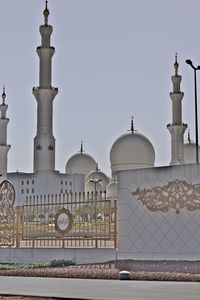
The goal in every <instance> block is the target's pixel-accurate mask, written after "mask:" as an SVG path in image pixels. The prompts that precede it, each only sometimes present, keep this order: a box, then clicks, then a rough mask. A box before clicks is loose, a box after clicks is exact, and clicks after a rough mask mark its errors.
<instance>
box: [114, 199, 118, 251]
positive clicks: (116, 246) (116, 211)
mask: <svg viewBox="0 0 200 300" xmlns="http://www.w3.org/2000/svg"><path fill="white" fill-rule="evenodd" d="M114 203H115V225H114V226H115V233H114V234H115V237H114V247H115V249H117V248H118V207H117V203H118V202H117V200H114Z"/></svg>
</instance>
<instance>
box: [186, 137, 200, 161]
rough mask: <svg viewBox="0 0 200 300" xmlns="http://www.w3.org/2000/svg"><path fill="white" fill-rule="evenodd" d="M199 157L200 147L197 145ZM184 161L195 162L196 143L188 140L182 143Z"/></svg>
mask: <svg viewBox="0 0 200 300" xmlns="http://www.w3.org/2000/svg"><path fill="white" fill-rule="evenodd" d="M199 158H200V147H199ZM184 162H185V164H195V163H196V144H195V143H194V142H193V141H191V140H189V141H187V142H185V144H184Z"/></svg>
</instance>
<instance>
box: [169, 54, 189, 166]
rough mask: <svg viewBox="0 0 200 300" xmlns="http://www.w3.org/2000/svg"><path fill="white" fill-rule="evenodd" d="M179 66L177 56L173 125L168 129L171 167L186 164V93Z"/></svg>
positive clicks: (172, 93) (174, 77)
mask: <svg viewBox="0 0 200 300" xmlns="http://www.w3.org/2000/svg"><path fill="white" fill-rule="evenodd" d="M178 67H179V64H178V62H177V55H176V56H175V64H174V69H175V75H174V76H172V77H171V79H172V83H173V92H171V93H170V98H171V100H172V124H168V125H167V128H168V130H169V132H170V133H171V163H170V164H171V165H178V164H184V152H183V142H184V141H183V135H184V132H185V130H186V128H187V124H184V123H182V98H183V96H184V93H183V92H181V91H180V84H181V79H182V77H181V76H180V75H178Z"/></svg>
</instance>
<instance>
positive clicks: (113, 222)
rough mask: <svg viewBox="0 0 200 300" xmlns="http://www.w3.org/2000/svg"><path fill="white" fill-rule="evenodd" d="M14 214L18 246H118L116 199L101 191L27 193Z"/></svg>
mask: <svg viewBox="0 0 200 300" xmlns="http://www.w3.org/2000/svg"><path fill="white" fill-rule="evenodd" d="M17 216H18V218H17V220H18V221H17V224H18V225H17V228H18V230H17V232H18V234H17V236H18V238H17V247H45V248H46V247H47V248H49V247H53V248H57V247H63V248H68V247H75V248H76V247H81V248H82V247H83V248H85V247H86V248H116V247H117V200H112V201H111V200H108V199H106V195H105V194H104V193H100V194H96V195H95V194H94V193H93V194H91V195H89V194H84V193H83V194H82V193H74V194H72V193H71V194H62V195H40V196H30V197H27V200H26V203H25V204H24V205H23V206H22V207H21V208H20V207H18V214H17Z"/></svg>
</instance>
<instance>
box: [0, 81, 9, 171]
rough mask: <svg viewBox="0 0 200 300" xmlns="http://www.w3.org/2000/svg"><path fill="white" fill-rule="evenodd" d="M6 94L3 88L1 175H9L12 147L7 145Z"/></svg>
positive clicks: (0, 140) (0, 123)
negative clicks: (8, 167) (8, 166)
mask: <svg viewBox="0 0 200 300" xmlns="http://www.w3.org/2000/svg"><path fill="white" fill-rule="evenodd" d="M5 99H6V93H5V86H3V93H2V104H1V105H0V113H1V114H0V175H3V174H6V173H7V161H8V151H9V150H10V147H11V146H10V145H7V125H8V122H9V119H8V118H7V117H6V112H7V109H8V105H7V104H5Z"/></svg>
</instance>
